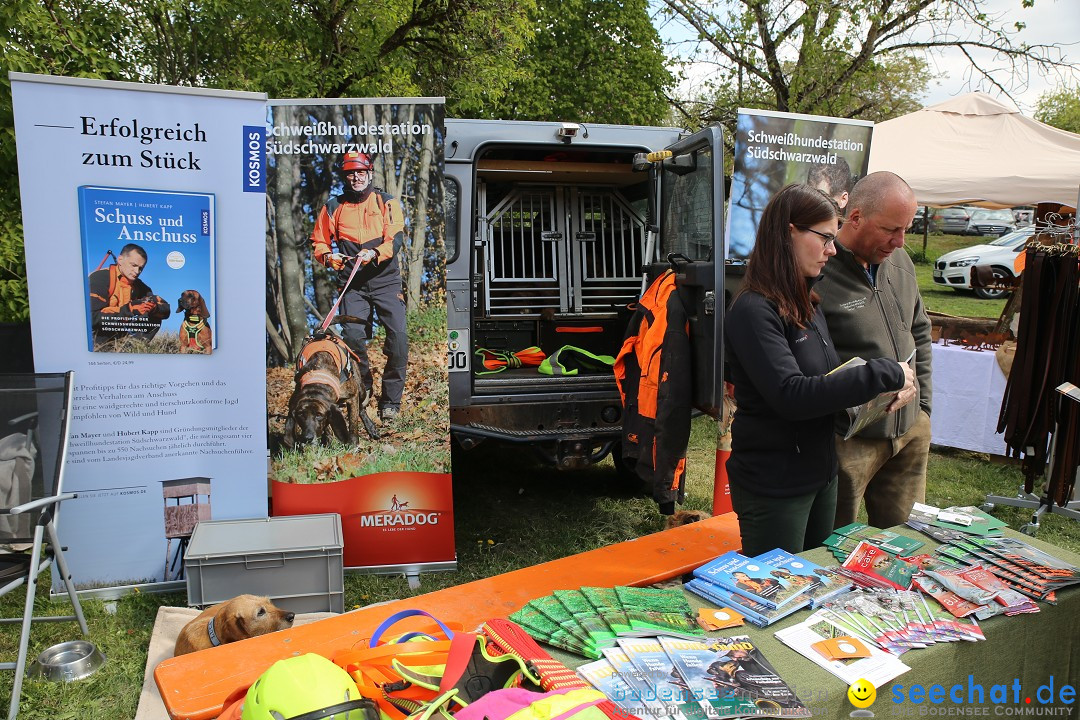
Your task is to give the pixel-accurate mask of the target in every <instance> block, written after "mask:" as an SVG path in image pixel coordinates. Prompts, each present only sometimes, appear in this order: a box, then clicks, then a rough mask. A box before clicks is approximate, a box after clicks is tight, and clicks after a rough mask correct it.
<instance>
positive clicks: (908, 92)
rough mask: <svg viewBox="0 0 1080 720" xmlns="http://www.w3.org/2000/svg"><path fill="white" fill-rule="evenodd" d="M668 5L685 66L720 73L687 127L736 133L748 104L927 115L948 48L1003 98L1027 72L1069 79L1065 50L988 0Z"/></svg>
mask: <svg viewBox="0 0 1080 720" xmlns="http://www.w3.org/2000/svg"><path fill="white" fill-rule="evenodd" d="M661 2H662V6H661V7H662V14H663V15H665V16H666V19H665V22H671V23H675V24H676V25H677V26H679V27H680V28H682V29H683V32H684V34H685V33H686V32H689V33H691V34H692V37H693V38H694V39H693V40H690V41H688V43H687V44H688V46H689V47H688V49H687V50H686V53H685V56H684V59H685V60H687V61H695V62H706V63H712V64H713V65H714V67H715V68H716V71H715V73H714V75H713V76H712V77H711V78H710V82H711V87H709V88H706V91H705V92H704V93H702V94H700V95H699V96H698V97H696V98H693V99H691V101H690V102H687V101H685V100H683V101H681V102H679V103H678V106H679V107H680V108H681V110H682V112H683V113H684V114H685V115H686V116H687V117H688V118H704V119H705V120H706V121H709V120H713V121H722V122H725V123H728V124H730V123H733V120H734V112H735V109H736V108H737V107H739V106H740V105H742V106H753V107H759V108H770V109H776V110H781V111H787V112H800V113H811V114H822V115H832V116H838V117H851V118H862V119H870V120H884V119H888V118H890V117H895V116H897V115H901V114H904V113H906V112H909V111H911V110H914V109H917V108H918V107H920V104H919V103H918V102H917V100H918V98H919V96H920V95H921V94H922V92H923V91H924V88H925V87H926V84H927V82H928V81H929V80H930V79H931V78H932V75H931V73H930V72H929V69H928V66H927V63H926V60H925V57H926V54H927V53H933V52H936V51H942V50H945V49H953V50H958V51H959V52H960V53H962V54H963V55H964V56H965V57H966V58H967V60H968V61H969V62H970V67H969V70H968V77H969V80H971V81H972V83H973V84H977V85H981V86H983V87H992V88H996V89H998V90H1000V91H1002V92H1004V93H1006V94H1008V92H1009V91H1010V90H1015V89H1018V88H1019V87H1021V85H1022V83H1023V82H1024V81H1025V79H1026V78H1027V76H1028V75H1027V73H1028V71H1035V72H1041V73H1044V74H1045V73H1050V74H1053V73H1067V72H1072V71H1073V66H1072V65H1071V64H1070V63H1069V62H1068V61H1067V59H1066V58H1065V55H1064V53H1063V51H1062V48H1061V47H1060V46H1058V45H1053V44H1047V45H1043V44H1036V45H1028V44H1025V43H1022V42H1020V41H1019V40H1018V39H1017V37H1016V32H1018V30H1019V29H1020V27H1017V28H1015V29H1010V28H1007V27H1005V26H1003V25H1002V24H1001V23H1000V22H999V19H998V17H996V16H993V15H990V14H988V13H989V10H988V7H987V6H988V4H989V3H988V0H849V1H845V2H839V0H661ZM988 55H989V56H992V59H990V60H986V59H985V58H986V57H987V56H988Z"/></svg>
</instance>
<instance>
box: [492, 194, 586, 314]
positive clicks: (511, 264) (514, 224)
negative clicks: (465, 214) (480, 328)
mask: <svg viewBox="0 0 1080 720" xmlns="http://www.w3.org/2000/svg"><path fill="white" fill-rule="evenodd" d="M482 210H483V209H482ZM481 217H482V218H483V220H482V224H481V243H482V247H483V251H484V262H485V266H486V267H485V274H486V279H487V282H485V283H484V307H485V310H486V311H487V313H488V314H489V315H504V316H505V315H535V314H537V313H539V312H540V310H542V309H544V308H556V309H557V310H558V311H559V312H565V311H566V309H567V306H568V304H569V299H568V297H569V296H568V293H567V291H566V290H565V289H564V288H563V287H562V286H561V285H560V282H559V278H560V276H565V273H566V270H567V268H566V267H565V266H566V253H565V251H564V249H563V248H564V246H565V243H564V242H563V241H564V238H565V229H564V228H565V220H564V218H565V217H566V213H565V209H564V207H563V199H562V197H561V196H560V194H559V193H557V192H556V190H555V188H549V187H521V188H516V189H514V190H513V191H511V192H510V193H509V194H508V195H507V196H506V197H505V198H503V199H502V201H500V202H499V203H498V204H497V205H496V206H495V207H494V208H492V209H491V210H490V211H488V212H484V214H483V215H482V216H481Z"/></svg>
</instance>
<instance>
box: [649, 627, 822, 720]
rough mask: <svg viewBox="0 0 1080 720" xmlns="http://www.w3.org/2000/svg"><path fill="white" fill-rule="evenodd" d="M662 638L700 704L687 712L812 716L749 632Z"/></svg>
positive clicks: (747, 715)
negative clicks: (710, 636)
mask: <svg viewBox="0 0 1080 720" xmlns="http://www.w3.org/2000/svg"><path fill="white" fill-rule="evenodd" d="M658 640H659V642H660V646H661V647H662V648H664V652H666V653H667V656H668V657H669V658H670V659H671V662H672V664H673V665H674V666H675V669H676V670H677V671H678V672H679V675H681V676H682V678H683V680H684V681H685V682H686V685H687V687H688V688H689V691H690V694H691V696H692V697H693V698H694V699H695V700H696V701H697V702H698V704H699V705H700V706H701V711H702V712H700V713H693V714H691V713H690V712H688V711H685V710H684V711H683V714H684V715H686V716H687V717H693V716H694V715H699V716H700V715H704V717H708V718H714V717H738V718H749V717H785V718H803V717H810V711H809V710H808V709H807V708H806V706H805V705H803V704H802V702H800V701H799V699H798V698H797V697H796V696H795V693H794V692H793V691H792V690H791V688H790V687H788V685H787V683H785V682H784V681H783V680H782V679H781V678H780V676H779V675H778V674H777V673H776V670H775V669H774V668H773V666H772V665H771V664H769V661H768V660H766V659H765V656H764V654H762V652H761V650H760V649H759V648H758V647H757V646H755V645H754V643H753V641H752V640H751V639H750V637H749V636H748V635H735V636H731V637H719V638H709V639H706V640H683V639H679V638H668V637H660V638H658Z"/></svg>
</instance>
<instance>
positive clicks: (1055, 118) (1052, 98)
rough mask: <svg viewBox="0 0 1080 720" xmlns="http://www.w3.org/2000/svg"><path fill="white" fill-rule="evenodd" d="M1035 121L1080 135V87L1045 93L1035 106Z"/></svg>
mask: <svg viewBox="0 0 1080 720" xmlns="http://www.w3.org/2000/svg"><path fill="white" fill-rule="evenodd" d="M1035 119H1036V120H1038V121H1039V122H1044V123H1046V124H1047V125H1053V126H1054V127H1056V128H1058V129H1060V130H1068V131H1069V132H1073V133H1080V86H1078V87H1063V88H1058V89H1057V90H1051V91H1050V92H1045V93H1043V94H1042V95H1040V96H1039V102H1038V103H1036V105H1035Z"/></svg>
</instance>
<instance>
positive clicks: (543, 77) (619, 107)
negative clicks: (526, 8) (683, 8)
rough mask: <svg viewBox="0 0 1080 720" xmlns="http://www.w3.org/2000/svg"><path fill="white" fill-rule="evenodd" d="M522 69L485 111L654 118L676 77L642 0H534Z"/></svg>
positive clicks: (523, 116) (637, 120)
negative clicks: (535, 4) (499, 98)
mask: <svg viewBox="0 0 1080 720" xmlns="http://www.w3.org/2000/svg"><path fill="white" fill-rule="evenodd" d="M531 20H532V24H533V30H534V32H533V34H532V38H531V39H530V41H529V43H528V44H527V45H526V47H525V50H524V52H523V53H522V55H521V59H520V61H519V68H520V73H519V74H518V76H517V78H516V79H515V80H514V81H513V82H512V83H511V84H510V86H509V88H508V90H507V92H506V93H504V94H503V95H502V98H501V100H499V101H498V102H496V103H493V104H492V105H491V106H490V107H489V108H487V109H486V110H485V114H484V116H485V117H494V118H503V119H518V120H556V121H559V120H566V121H579V122H602V123H618V124H631V125H656V124H659V123H661V122H663V121H664V120H665V119H666V118H667V116H668V104H667V100H666V99H665V92H667V91H669V90H670V89H671V88H672V87H673V84H674V79H673V77H672V75H671V72H670V71H669V70H668V68H667V66H666V59H665V57H664V49H663V45H662V43H661V41H660V36H659V34H658V33H657V31H656V28H655V27H654V26H653V24H652V21H651V20H650V18H649V11H648V3H647V2H646V0H626V1H625V2H621V1H620V0H539V2H538V3H537V6H536V10H535V12H534V14H533V16H532V19H531Z"/></svg>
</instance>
